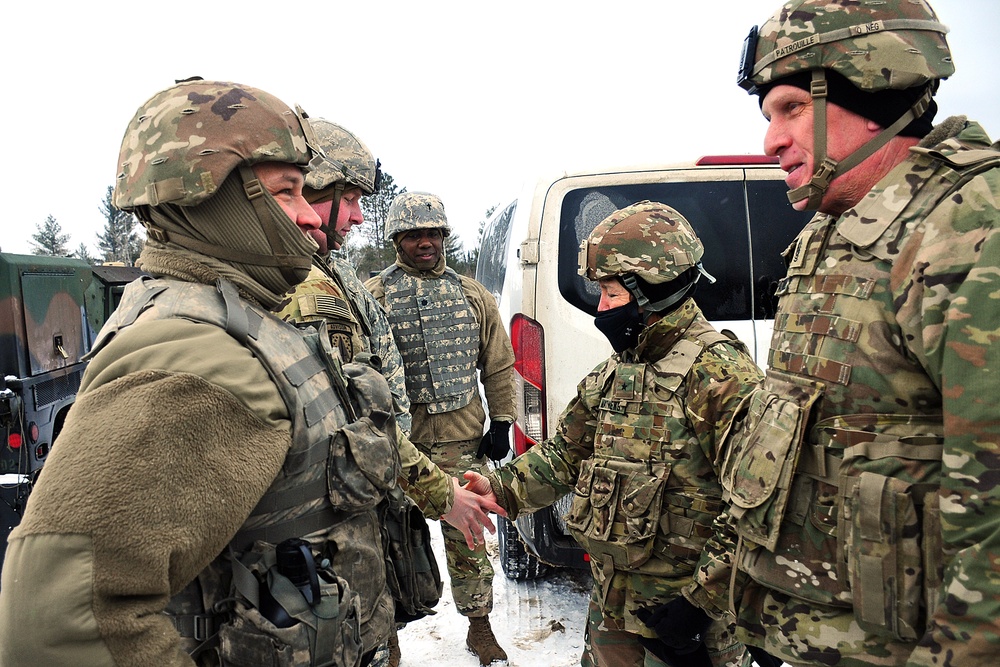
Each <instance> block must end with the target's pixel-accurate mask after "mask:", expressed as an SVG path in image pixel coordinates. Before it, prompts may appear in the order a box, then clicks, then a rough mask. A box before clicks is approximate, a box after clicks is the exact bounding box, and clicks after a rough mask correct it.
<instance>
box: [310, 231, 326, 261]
mask: <svg viewBox="0 0 1000 667" xmlns="http://www.w3.org/2000/svg"><path fill="white" fill-rule="evenodd" d="M308 234H309V238H311V239H312V240H313V241H315V242H316V245H318V246H319V251H318V252H319V254H320V255H325V254H326V253H327V252H328V251H329V247H328V246H327V238H326V233H325V232H322V231H320V230H319V229H310V230H309V232H308Z"/></svg>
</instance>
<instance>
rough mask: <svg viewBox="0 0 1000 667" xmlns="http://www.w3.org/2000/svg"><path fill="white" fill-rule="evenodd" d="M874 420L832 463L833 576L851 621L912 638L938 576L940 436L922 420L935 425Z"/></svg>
mask: <svg viewBox="0 0 1000 667" xmlns="http://www.w3.org/2000/svg"><path fill="white" fill-rule="evenodd" d="M845 419H847V420H849V419H850V417H847V418H845ZM859 419H864V420H866V421H871V420H872V419H873V417H872V416H868V415H866V416H864V417H859ZM874 419H876V420H877V421H880V422H881V423H879V424H878V426H876V429H877V432H875V433H870V432H869V433H865V434H864V435H863V436H862V437H865V438H866V439H867V441H866V442H860V443H858V444H854V445H853V446H850V447H847V448H846V449H845V450H844V458H843V462H842V463H841V467H840V484H839V486H840V496H841V503H840V504H841V512H840V520H839V522H838V531H837V532H838V538H839V540H838V551H839V553H840V554H841V560H840V562H839V563H838V574H839V576H841V577H845V578H846V580H847V582H848V585H849V586H850V590H851V597H852V600H853V606H854V615H855V619H856V620H857V622H858V625H860V626H861V627H862V628H863V629H865V630H867V631H869V632H873V633H877V634H879V635H883V636H888V637H891V638H894V639H897V640H900V641H908V642H912V641H915V640H916V639H918V638H919V637H920V636H922V635H923V633H924V625H925V623H926V619H927V613H928V609H933V607H934V606H935V605H936V599H937V594H938V593H939V592H940V588H941V579H942V574H943V569H942V568H943V561H944V554H943V553H942V544H941V525H940V512H939V510H938V507H937V488H938V486H939V483H940V474H941V453H942V450H943V447H942V445H941V442H942V438H941V437H940V436H937V435H933V434H927V429H928V426H936V427H938V428H940V424H939V423H934V422H932V423H930V424H928V423H926V422H922V421H921V420H916V419H914V418H910V417H905V416H904V417H894V416H891V415H887V416H879V417H875V418H874ZM842 432H843V431H842ZM855 433H857V431H855ZM906 433H910V434H912V435H903V434H906ZM928 502H929V506H928V505H927V503H928Z"/></svg>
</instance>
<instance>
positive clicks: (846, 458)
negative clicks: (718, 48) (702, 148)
mask: <svg viewBox="0 0 1000 667" xmlns="http://www.w3.org/2000/svg"><path fill="white" fill-rule="evenodd" d="M914 153H915V154H916V155H914V156H913V157H911V158H910V160H909V161H907V162H904V163H902V164H901V165H899V166H898V167H897V168H896V171H894V172H893V174H891V175H890V176H888V177H887V179H889V182H890V183H893V182H894V183H899V184H900V185H899V186H898V187H899V189H900V190H905V192H906V193H907V194H908V196H909V199H908V200H907V201H905V202H904V204H905V205H903V206H900V201H899V198H898V197H892V196H890V195H889V194H886V193H870V194H869V195H868V196H867V197H866V198H865V199H863V200H862V201H861V202H859V204H858V205H857V206H856V207H855V209H854V212H853V213H851V215H850V216H844V217H842V218H841V219H839V220H836V219H834V218H832V217H830V216H823V215H820V216H817V217H816V218H814V219H813V220H812V221H811V222H810V223H809V224H808V225H807V226H806V227H805V229H804V230H803V231H802V233H801V234H800V235H799V236H798V238H797V239H796V240H795V242H794V243H793V244H792V245H791V246H790V247H789V249H788V250H787V251H786V260H787V262H788V267H789V268H788V274H787V276H786V277H785V279H784V280H783V281H782V282H781V283H780V285H779V288H778V296H779V298H780V300H779V308H778V315H777V317H776V318H775V322H774V336H773V338H772V342H771V351H770V355H769V359H768V362H769V368H768V371H767V377H766V380H765V382H764V385H763V388H762V389H761V390H759V391H757V392H756V393H755V394H753V395H752V396H751V398H750V400H749V414H748V417H747V419H746V421H745V425H744V428H743V429H742V430H741V432H739V433H738V434H737V435H736V436H735V437H734V438H733V439H732V440H731V442H730V445H729V451H728V454H727V458H726V461H725V463H724V469H723V485H724V487H725V488H726V492H727V500H729V501H730V502H731V504H732V510H731V511H732V515H733V517H734V518H736V519H737V527H738V533H739V536H740V547H739V548H738V558H737V560H738V563H739V569H741V570H744V571H746V572H748V573H749V574H750V575H751V577H752V578H753V579H754V580H756V581H757V582H758V583H760V584H762V585H763V586H765V587H767V588H770V589H774V590H777V591H780V592H782V593H786V594H788V595H790V596H792V597H794V598H798V599H803V600H806V601H808V602H812V603H820V604H824V605H829V606H833V607H842V608H844V609H853V613H854V616H855V618H856V620H857V621H858V623H859V625H860V626H861V627H862V628H864V629H865V630H867V631H869V632H873V633H877V634H880V635H883V636H887V637H890V638H893V639H895V640H900V641H914V640H916V639H917V638H918V637H920V636H922V635H923V633H924V628H925V623H926V619H927V618H928V617H929V615H930V614H932V613H933V610H934V607H935V606H936V603H937V599H938V594H939V592H940V588H941V583H942V577H943V565H944V562H945V560H947V557H948V554H945V553H943V551H942V545H941V523H940V510H939V507H938V496H937V492H938V488H939V485H940V472H941V455H942V451H943V434H944V427H943V423H942V416H941V409H942V401H941V395H940V392H939V391H938V389H937V387H936V385H935V383H934V382H933V381H932V380H931V378H929V377H928V376H927V374H926V372H925V371H924V369H923V367H922V366H921V365H920V364H919V361H918V359H916V358H914V356H913V355H912V354H910V353H908V351H907V350H906V347H905V346H904V345H903V344H902V342H901V341H903V340H905V337H906V334H905V332H904V331H903V330H902V327H901V325H900V324H899V322H898V321H897V319H896V310H897V306H896V304H895V303H894V301H893V298H894V295H893V292H892V287H891V285H890V272H891V270H892V266H893V263H894V262H895V261H896V260H897V259H898V258H899V252H900V248H902V247H904V246H905V244H906V242H907V240H908V238H909V236H910V234H911V233H913V230H914V228H915V227H916V226H917V225H919V223H920V222H921V221H922V220H923V219H924V218H925V217H926V215H927V213H928V212H929V211H931V210H933V209H934V208H935V207H936V206H937V205H938V204H939V203H940V202H941V201H943V200H944V199H945V198H946V197H948V196H949V195H950V193H952V192H953V191H955V190H956V189H957V188H959V187H961V186H962V185H964V184H965V183H966V182H967V181H968V180H969V179H971V178H972V177H973V176H975V175H976V174H978V173H980V172H982V171H983V170H985V169H989V168H993V167H995V166H997V165H998V164H1000V153H997V152H995V151H989V150H977V151H966V152H963V153H958V154H957V155H955V156H953V157H952V158H946V157H945V156H943V155H942V154H941V153H939V152H937V151H928V150H921V149H915V150H914ZM915 173H919V174H921V177H922V182H921V183H919V186H915V185H914V184H913V181H914V178H913V176H914V174H915ZM903 182H905V185H902V183H903ZM790 564H794V565H790ZM734 574H735V569H734Z"/></svg>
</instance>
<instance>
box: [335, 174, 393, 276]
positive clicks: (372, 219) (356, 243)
mask: <svg viewBox="0 0 1000 667" xmlns="http://www.w3.org/2000/svg"><path fill="white" fill-rule="evenodd" d="M404 192H406V188H400V187H398V186H397V185H396V183H395V181H394V180H393V178H392V176H391V175H389V174H387V173H386V172H384V171H383V172H382V181H381V184H380V187H379V190H378V192H376V193H374V194H371V195H368V196H367V197H362V198H361V212H362V213H364V216H365V223H364V224H363V225H361V226H360V227H358V228H357V230H358V231H359V232H360V233H359V234H358V236H357V237H355V238H351V237H348V240H347V243H348V246H349V247H348V248H345V249H342V250H341V251H340V252H341V255H342V256H345V257H346V258H348V259H349V261H350V262H351V263H352V264H354V266H355V267H356V268H357V272H358V276H359V277H360V278H361V279H362V280H366V279H367V278H368V277H369V276H371V275H373V274H374V273H378V272H379V271H381V270H382V269H384V268H385V267H387V266H389V265H390V264H392V263H393V262H395V261H396V248H395V247H394V246H393V245H392V241H386V240H385V226H386V222H387V221H388V219H389V207H390V206H391V205H392V200H393V199H395V198H396V196H397V195H400V194H402V193H404ZM352 236H353V234H352Z"/></svg>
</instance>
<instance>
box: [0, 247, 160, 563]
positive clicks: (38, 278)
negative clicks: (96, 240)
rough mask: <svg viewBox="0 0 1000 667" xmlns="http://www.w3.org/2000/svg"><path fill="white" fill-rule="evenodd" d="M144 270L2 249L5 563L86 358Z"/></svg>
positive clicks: (0, 446)
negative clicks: (124, 294) (127, 288)
mask: <svg viewBox="0 0 1000 667" xmlns="http://www.w3.org/2000/svg"><path fill="white" fill-rule="evenodd" d="M140 275H142V272H141V271H140V270H139V269H136V268H134V267H125V266H108V265H103V266H91V265H89V264H87V263H86V262H83V261H81V260H78V259H72V258H67V257H42V256H34V255H15V254H10V253H0V434H2V436H3V442H2V443H0V537H2V542H0V566H2V564H3V552H4V551H6V545H7V536H8V535H9V534H10V531H11V530H13V528H14V526H16V525H17V524H18V523H19V522H20V518H21V515H22V513H23V512H24V507H25V503H26V502H27V500H28V495H29V494H30V492H31V486H32V484H33V483H34V481H35V479H36V478H37V476H38V473H39V472H40V470H41V468H42V465H43V464H44V463H45V459H46V457H47V456H48V454H49V452H50V451H51V449H52V447H53V445H54V444H55V442H56V440H57V438H58V436H59V430H60V429H61V427H62V424H63V421H64V420H65V418H66V413H67V412H68V411H69V408H70V406H72V404H73V401H74V400H75V398H76V392H77V390H78V389H79V388H80V379H81V377H82V376H83V371H84V369H85V368H86V366H87V362H86V361H84V360H83V357H84V355H85V354H87V352H89V351H90V348H91V346H92V345H93V343H94V339H95V338H96V336H97V332H98V331H100V329H101V327H102V326H103V325H104V322H105V321H106V320H107V318H108V316H109V315H110V314H111V312H112V311H113V310H114V308H115V307H116V306H117V305H118V302H119V301H120V299H121V293H122V290H123V289H124V287H125V285H126V284H128V283H129V282H131V281H132V280H134V279H136V278H138V277H139V276H140Z"/></svg>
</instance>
